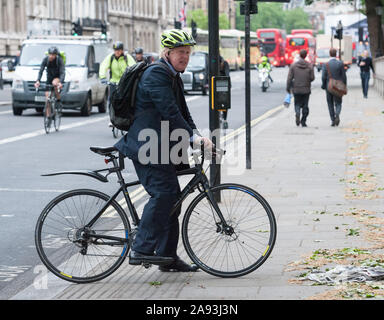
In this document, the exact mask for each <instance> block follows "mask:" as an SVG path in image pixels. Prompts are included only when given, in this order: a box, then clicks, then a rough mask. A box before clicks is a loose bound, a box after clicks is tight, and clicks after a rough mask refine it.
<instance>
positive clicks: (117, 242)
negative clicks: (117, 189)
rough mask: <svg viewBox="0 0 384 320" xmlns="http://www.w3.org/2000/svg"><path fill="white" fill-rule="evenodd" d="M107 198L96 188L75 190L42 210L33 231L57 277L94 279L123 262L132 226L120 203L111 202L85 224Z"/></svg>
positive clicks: (114, 269)
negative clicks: (92, 222)
mask: <svg viewBox="0 0 384 320" xmlns="http://www.w3.org/2000/svg"><path fill="white" fill-rule="evenodd" d="M108 200H109V197H108V196H107V195H106V194H103V193H101V192H98V191H94V190H74V191H69V192H67V193H64V194H62V195H60V196H59V197H57V198H56V199H54V200H52V201H51V202H50V203H49V204H48V205H47V206H46V207H45V209H44V210H43V211H42V213H41V215H40V217H39V219H38V221H37V225H36V230H35V243H36V248H37V252H38V254H39V256H40V258H41V260H42V262H43V263H44V264H45V266H46V267H47V268H48V269H49V270H50V271H51V272H52V273H54V274H55V275H56V276H58V277H60V278H62V279H64V280H67V281H70V282H75V283H89V282H95V281H99V280H102V279H104V278H106V277H107V276H109V275H111V274H112V273H113V272H114V271H116V270H117V269H118V267H119V266H120V265H121V264H122V263H123V261H124V260H125V258H126V256H127V253H128V251H129V246H130V243H129V236H130V232H131V228H130V224H129V221H128V218H127V217H126V215H125V213H124V210H123V209H122V208H121V206H120V205H119V204H118V203H117V202H116V201H113V202H112V203H111V205H110V206H109V207H108V208H107V210H106V211H105V212H104V213H103V214H102V215H101V217H100V218H99V219H98V220H97V221H96V222H95V223H94V225H93V226H92V227H87V225H88V223H89V222H90V221H91V220H92V219H93V218H94V217H95V216H96V214H97V213H98V212H100V211H101V209H102V208H103V207H104V206H105V204H106V203H107V201H108Z"/></svg>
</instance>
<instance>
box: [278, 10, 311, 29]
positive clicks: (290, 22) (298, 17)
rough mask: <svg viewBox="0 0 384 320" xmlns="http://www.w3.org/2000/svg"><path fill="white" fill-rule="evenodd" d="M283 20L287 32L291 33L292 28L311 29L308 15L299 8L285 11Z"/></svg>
mask: <svg viewBox="0 0 384 320" xmlns="http://www.w3.org/2000/svg"><path fill="white" fill-rule="evenodd" d="M284 22H285V30H286V31H287V34H288V33H291V30H292V29H312V25H311V23H310V22H309V19H308V15H307V14H306V13H305V12H304V11H303V10H302V9H301V8H296V9H293V10H289V11H286V12H285V17H284Z"/></svg>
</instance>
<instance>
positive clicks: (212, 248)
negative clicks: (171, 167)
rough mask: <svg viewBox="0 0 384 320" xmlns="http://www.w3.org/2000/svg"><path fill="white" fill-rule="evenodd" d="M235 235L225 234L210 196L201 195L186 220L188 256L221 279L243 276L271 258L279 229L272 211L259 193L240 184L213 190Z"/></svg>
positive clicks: (190, 208) (185, 241) (184, 222)
mask: <svg viewBox="0 0 384 320" xmlns="http://www.w3.org/2000/svg"><path fill="white" fill-rule="evenodd" d="M211 191H212V193H213V195H214V196H216V195H218V194H219V193H220V195H221V202H218V206H219V207H220V210H221V211H222V214H223V215H224V217H225V219H226V222H227V224H228V225H229V226H230V227H231V228H232V231H233V233H232V234H230V233H226V231H225V230H224V228H223V226H222V225H221V224H220V218H219V216H218V215H217V213H216V212H215V211H214V209H213V207H212V205H211V202H210V201H209V199H208V195H207V194H206V193H205V192H204V193H201V194H200V195H198V196H197V197H196V198H195V199H194V200H193V201H192V203H191V204H190V205H189V207H188V209H187V211H186V213H185V215H184V219H183V224H182V238H183V243H184V247H185V249H186V251H187V254H188V256H189V257H190V258H191V259H192V261H193V262H194V263H195V264H196V265H198V266H199V267H200V268H201V269H202V270H203V271H205V272H207V273H209V274H211V275H214V276H217V277H222V278H236V277H241V276H244V275H246V274H248V273H251V272H253V271H255V270H256V269H258V268H259V267H260V266H261V265H262V264H263V263H264V262H265V261H266V260H267V258H268V257H269V255H270V254H271V252H272V250H273V247H274V245H275V241H276V234H277V226H276V219H275V216H274V214H273V211H272V208H271V207H270V206H269V204H268V202H267V201H266V200H265V199H264V198H263V197H262V196H261V195H260V194H259V193H257V192H256V191H254V190H252V189H251V188H249V187H246V186H243V185H239V184H222V185H219V186H216V187H213V188H211Z"/></svg>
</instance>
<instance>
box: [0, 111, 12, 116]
mask: <svg viewBox="0 0 384 320" xmlns="http://www.w3.org/2000/svg"><path fill="white" fill-rule="evenodd" d="M11 113H12V111H1V112H0V115H3V114H11Z"/></svg>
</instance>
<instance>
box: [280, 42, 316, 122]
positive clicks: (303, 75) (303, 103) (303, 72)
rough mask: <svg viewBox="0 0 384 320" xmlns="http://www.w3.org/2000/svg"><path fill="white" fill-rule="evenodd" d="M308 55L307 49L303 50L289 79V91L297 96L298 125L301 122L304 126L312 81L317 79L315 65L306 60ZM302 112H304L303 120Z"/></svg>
mask: <svg viewBox="0 0 384 320" xmlns="http://www.w3.org/2000/svg"><path fill="white" fill-rule="evenodd" d="M306 57H307V51H306V50H304V49H303V50H301V51H300V58H299V60H298V61H296V62H295V63H294V64H292V65H291V67H290V68H289V73H288V79H287V92H288V93H291V92H292V93H293V95H294V98H295V113H296V125H297V126H299V125H300V123H301V125H302V126H303V127H306V126H307V117H308V114H309V108H308V102H309V96H310V94H311V82H312V81H313V80H315V73H314V71H313V65H312V64H311V63H309V62H307V61H305V58H306ZM300 113H301V114H302V117H301V120H300Z"/></svg>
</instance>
